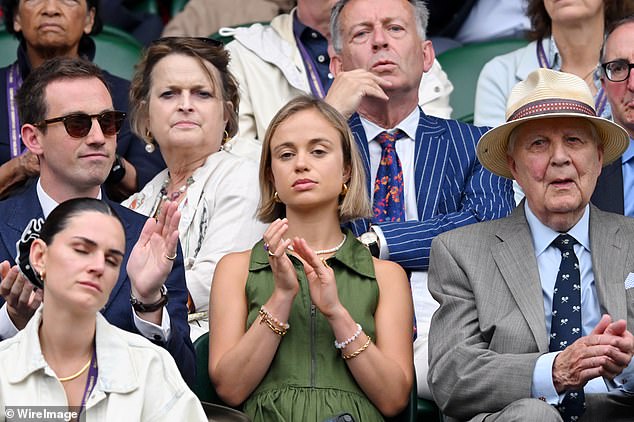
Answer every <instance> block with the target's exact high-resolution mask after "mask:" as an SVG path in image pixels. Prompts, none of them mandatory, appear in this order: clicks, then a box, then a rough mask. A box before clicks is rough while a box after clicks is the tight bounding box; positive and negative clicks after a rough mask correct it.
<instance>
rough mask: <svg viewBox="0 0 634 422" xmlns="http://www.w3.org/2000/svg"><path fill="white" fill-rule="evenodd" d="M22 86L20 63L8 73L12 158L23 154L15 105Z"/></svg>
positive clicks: (8, 107)
mask: <svg viewBox="0 0 634 422" xmlns="http://www.w3.org/2000/svg"><path fill="white" fill-rule="evenodd" d="M20 85H22V75H20V67H19V66H18V63H17V62H16V63H13V64H12V65H11V67H9V71H8V72H7V114H8V118H9V143H10V145H11V158H15V157H17V156H18V155H20V154H22V145H21V144H22V143H21V141H20V117H19V115H18V108H17V105H16V103H15V95H16V94H17V92H18V88H20Z"/></svg>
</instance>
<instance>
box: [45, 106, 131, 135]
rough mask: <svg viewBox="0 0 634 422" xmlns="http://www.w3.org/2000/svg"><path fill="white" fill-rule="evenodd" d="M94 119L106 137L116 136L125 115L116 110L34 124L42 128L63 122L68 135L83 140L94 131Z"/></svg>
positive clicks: (72, 114) (72, 115) (69, 115)
mask: <svg viewBox="0 0 634 422" xmlns="http://www.w3.org/2000/svg"><path fill="white" fill-rule="evenodd" d="M92 119H97V122H99V127H101V131H102V132H103V134H104V135H106V136H114V135H116V134H117V133H119V131H120V130H121V125H122V124H123V119H125V113H124V112H122V111H114V110H112V111H104V112H102V113H98V114H86V113H71V114H67V115H66V116H61V117H55V118H53V119H46V120H43V121H41V122H39V123H36V124H34V126H36V127H39V128H42V127H44V126H47V125H50V124H53V123H58V122H63V123H64V128H65V129H66V133H68V134H69V135H70V136H72V137H73V138H83V137H84V136H86V135H88V134H89V133H90V129H92Z"/></svg>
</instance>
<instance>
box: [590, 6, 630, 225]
mask: <svg viewBox="0 0 634 422" xmlns="http://www.w3.org/2000/svg"><path fill="white" fill-rule="evenodd" d="M633 67H634V15H630V16H629V17H626V18H624V19H622V20H619V21H617V22H615V23H614V24H613V25H612V27H610V29H609V30H608V32H607V34H606V38H605V42H604V44H603V50H602V52H601V84H602V85H603V89H604V90H605V93H606V94H607V98H608V101H609V102H610V107H611V108H612V120H614V122H615V123H618V124H619V125H621V126H622V127H623V128H624V129H625V130H626V131H627V133H628V134H629V135H630V146H629V148H628V149H627V150H626V151H625V153H624V154H623V156H622V157H621V159H619V160H616V161H615V162H614V163H612V164H610V165H609V166H607V167H605V168H604V169H603V171H602V172H601V175H600V176H599V180H598V181H597V187H596V188H595V190H594V194H593V195H592V203H593V204H595V205H596V206H597V207H599V208H601V209H602V210H604V211H611V212H616V213H619V214H624V215H627V216H630V217H634V142H633V141H634V72H632V68H633Z"/></svg>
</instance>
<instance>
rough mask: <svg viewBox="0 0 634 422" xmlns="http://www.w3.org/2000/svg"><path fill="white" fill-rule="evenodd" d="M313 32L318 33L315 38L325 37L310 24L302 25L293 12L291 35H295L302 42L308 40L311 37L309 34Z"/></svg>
mask: <svg viewBox="0 0 634 422" xmlns="http://www.w3.org/2000/svg"><path fill="white" fill-rule="evenodd" d="M313 32H314V33H315V34H317V35H318V36H317V39H319V38H323V39H326V38H325V37H324V36H323V35H322V34H321V33H320V32H319V31H317V30H316V29H313V28H311V27H310V26H307V25H304V23H303V22H302V21H300V20H299V17H298V16H297V13H294V14H293V35H295V38H299V39H301V40H302V42H303V43H306V42H310V41H311V40H312V39H313V38H312V36H311V34H312V33H313Z"/></svg>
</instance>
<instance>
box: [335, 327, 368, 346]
mask: <svg viewBox="0 0 634 422" xmlns="http://www.w3.org/2000/svg"><path fill="white" fill-rule="evenodd" d="M361 331H363V328H361V325H360V324H357V331H356V332H355V333H354V334H353V335H352V337H349V338H347V339H346V340H344V341H342V342H341V343H339V342H337V340H335V349H338V350H341V349H343V348H344V347H346V346H347V345H349V344H350V343H352V342H353V341H355V340H356V339H357V338H358V337H359V336H360V335H361Z"/></svg>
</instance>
